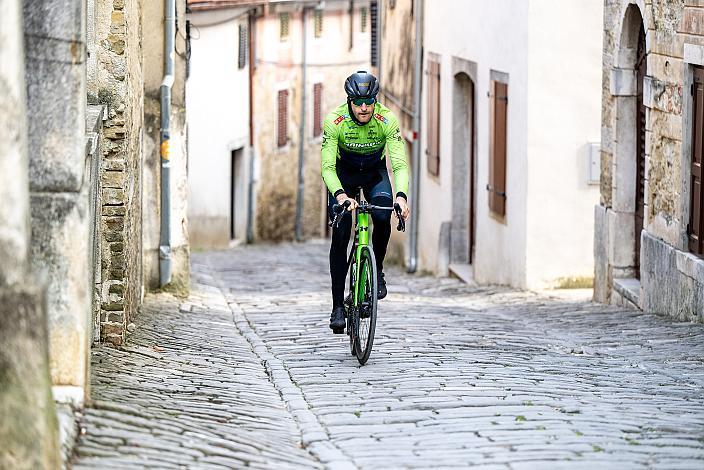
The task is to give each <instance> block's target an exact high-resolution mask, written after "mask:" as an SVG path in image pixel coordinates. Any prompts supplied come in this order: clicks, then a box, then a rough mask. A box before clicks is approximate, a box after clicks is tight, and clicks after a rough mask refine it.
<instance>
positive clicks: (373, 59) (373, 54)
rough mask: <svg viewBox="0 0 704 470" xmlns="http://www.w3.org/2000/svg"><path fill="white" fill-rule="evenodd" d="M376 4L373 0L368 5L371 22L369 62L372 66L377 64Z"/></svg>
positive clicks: (377, 29) (377, 30)
mask: <svg viewBox="0 0 704 470" xmlns="http://www.w3.org/2000/svg"><path fill="white" fill-rule="evenodd" d="M377 9H378V6H377V3H376V2H375V1H373V2H372V3H371V4H370V5H369V16H370V21H371V24H372V31H371V35H372V37H371V43H372V49H371V64H372V67H376V66H378V65H379V51H378V50H377V45H378V38H377V34H378V33H379V28H378V27H377V26H378V25H377V18H378V11H377Z"/></svg>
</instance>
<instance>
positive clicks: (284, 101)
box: [276, 90, 288, 147]
mask: <svg viewBox="0 0 704 470" xmlns="http://www.w3.org/2000/svg"><path fill="white" fill-rule="evenodd" d="M278 102H279V114H278V130H277V133H276V135H277V139H276V141H277V144H278V146H279V147H283V146H285V145H286V143H287V142H288V90H279V99H278Z"/></svg>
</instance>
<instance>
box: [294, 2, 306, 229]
mask: <svg viewBox="0 0 704 470" xmlns="http://www.w3.org/2000/svg"><path fill="white" fill-rule="evenodd" d="M307 9H308V8H306V7H303V10H302V23H303V41H302V44H303V46H302V50H301V54H302V57H301V125H300V127H299V129H300V133H299V136H298V194H297V195H296V241H298V242H300V241H302V240H303V189H304V187H305V175H304V174H303V170H304V159H305V152H304V147H305V136H306V134H305V132H306V131H305V128H306V39H307V38H306V36H307V27H308V25H307V22H306V10H307Z"/></svg>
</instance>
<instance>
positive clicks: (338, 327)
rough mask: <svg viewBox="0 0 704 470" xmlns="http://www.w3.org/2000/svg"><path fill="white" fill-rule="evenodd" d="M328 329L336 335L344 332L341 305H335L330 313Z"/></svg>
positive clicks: (343, 314) (343, 316) (343, 310)
mask: <svg viewBox="0 0 704 470" xmlns="http://www.w3.org/2000/svg"><path fill="white" fill-rule="evenodd" d="M330 329H331V330H332V332H333V333H335V334H336V335H341V334H342V333H344V332H345V309H344V308H343V307H335V308H333V309H332V313H331V314H330Z"/></svg>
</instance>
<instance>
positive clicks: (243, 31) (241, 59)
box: [237, 24, 247, 69]
mask: <svg viewBox="0 0 704 470" xmlns="http://www.w3.org/2000/svg"><path fill="white" fill-rule="evenodd" d="M239 33H240V34H239V41H240V43H239V56H238V58H237V68H240V69H243V68H244V66H245V65H246V64H247V26H245V25H243V24H241V25H240V27H239Z"/></svg>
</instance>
